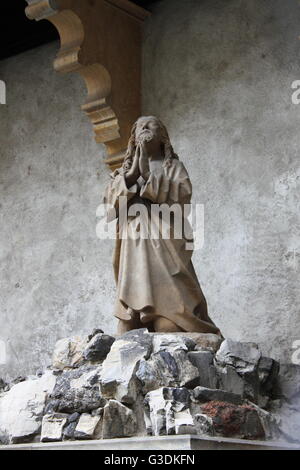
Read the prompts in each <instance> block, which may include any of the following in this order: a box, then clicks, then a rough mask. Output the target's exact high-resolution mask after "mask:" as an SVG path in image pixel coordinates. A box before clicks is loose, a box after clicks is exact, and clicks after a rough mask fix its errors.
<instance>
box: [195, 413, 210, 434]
mask: <svg viewBox="0 0 300 470" xmlns="http://www.w3.org/2000/svg"><path fill="white" fill-rule="evenodd" d="M194 423H195V428H196V432H197V434H198V435H200V436H214V434H215V432H214V425H213V420H212V418H211V417H210V416H207V415H204V414H201V413H196V414H195V415H194Z"/></svg>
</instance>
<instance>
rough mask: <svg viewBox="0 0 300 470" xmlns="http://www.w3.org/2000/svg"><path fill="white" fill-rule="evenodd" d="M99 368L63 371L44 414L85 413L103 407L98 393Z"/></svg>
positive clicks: (90, 367) (102, 399) (86, 367)
mask: <svg viewBox="0 0 300 470" xmlns="http://www.w3.org/2000/svg"><path fill="white" fill-rule="evenodd" d="M100 374H101V366H85V365H84V366H81V367H79V368H78V369H73V370H64V371H63V372H61V374H60V375H59V376H58V377H57V379H56V385H55V388H54V390H53V392H52V393H51V395H50V399H49V401H48V403H47V407H46V412H47V413H53V412H59V413H70V414H72V413H75V412H77V413H86V412H89V411H91V410H94V409H96V408H99V407H103V406H104V405H105V403H106V400H105V399H104V398H103V397H102V395H101V392H100Z"/></svg>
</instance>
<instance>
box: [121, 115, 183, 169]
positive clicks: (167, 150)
mask: <svg viewBox="0 0 300 470" xmlns="http://www.w3.org/2000/svg"><path fill="white" fill-rule="evenodd" d="M150 118H152V119H155V120H156V121H157V122H158V124H159V126H160V129H161V136H162V139H161V144H162V151H163V155H164V161H163V166H164V167H166V168H168V167H170V166H171V164H172V160H173V159H176V160H178V155H176V153H175V152H174V150H173V147H172V145H171V141H170V137H169V134H168V131H167V129H166V127H165V126H164V125H163V123H162V122H161V120H160V119H158V118H157V117H155V116H149V119H150ZM139 119H140V118H139ZM139 119H138V120H137V121H136V122H135V123H134V125H133V126H132V129H131V134H130V138H129V141H128V147H127V152H126V156H125V160H124V163H123V166H122V168H123V171H124V172H127V171H128V170H130V168H131V167H132V163H133V158H134V155H135V152H136V140H135V132H136V128H137V123H138V121H139Z"/></svg>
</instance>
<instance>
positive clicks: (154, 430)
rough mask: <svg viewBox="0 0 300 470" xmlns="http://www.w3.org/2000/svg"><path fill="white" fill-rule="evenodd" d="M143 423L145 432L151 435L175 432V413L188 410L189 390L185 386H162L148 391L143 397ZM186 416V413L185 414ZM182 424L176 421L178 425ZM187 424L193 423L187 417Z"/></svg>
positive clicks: (190, 425)
mask: <svg viewBox="0 0 300 470" xmlns="http://www.w3.org/2000/svg"><path fill="white" fill-rule="evenodd" d="M144 403H145V416H144V419H145V424H146V429H147V433H148V434H150V435H153V436H164V435H172V434H175V433H176V414H177V419H179V418H181V417H182V415H179V416H178V413H181V412H183V411H186V410H189V404H190V392H189V391H188V390H187V389H186V388H173V387H162V388H160V389H158V390H153V391H151V392H149V393H148V394H147V395H146V397H145V402H144ZM186 416H187V415H186ZM179 424H180V426H181V425H182V424H183V423H182V421H181V422H180V423H178V422H177V431H178V430H179V429H180V427H178V426H179ZM187 425H188V426H189V427H192V426H193V424H192V423H191V421H190V417H188V422H187Z"/></svg>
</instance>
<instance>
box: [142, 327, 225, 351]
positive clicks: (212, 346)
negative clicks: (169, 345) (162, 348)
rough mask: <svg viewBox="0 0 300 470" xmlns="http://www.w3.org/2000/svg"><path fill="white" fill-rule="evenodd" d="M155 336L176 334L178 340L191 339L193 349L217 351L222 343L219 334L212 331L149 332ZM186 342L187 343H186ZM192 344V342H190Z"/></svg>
mask: <svg viewBox="0 0 300 470" xmlns="http://www.w3.org/2000/svg"><path fill="white" fill-rule="evenodd" d="M151 334H153V336H155V337H156V338H159V336H169V337H171V336H176V337H177V338H180V342H182V341H184V339H187V340H191V341H192V342H193V344H194V347H193V349H197V350H203V349H206V350H210V351H212V352H214V353H215V352H217V351H218V349H219V348H220V345H221V344H222V341H223V339H222V338H220V336H218V335H215V334H213V333H186V332H182V333H151ZM187 344H188V343H187ZM190 344H192V343H190Z"/></svg>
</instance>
